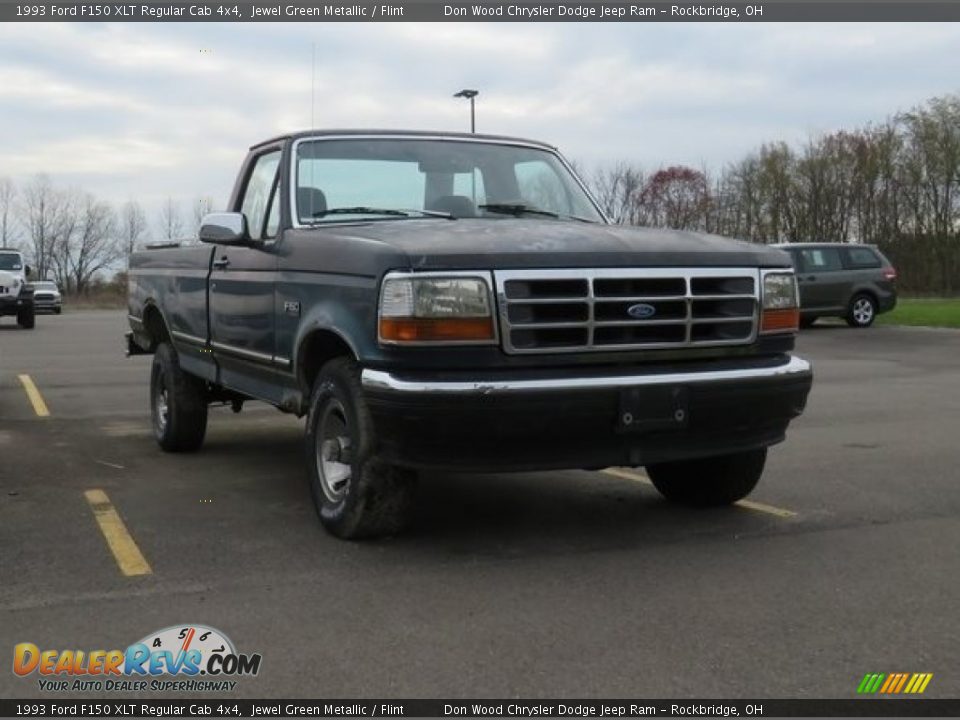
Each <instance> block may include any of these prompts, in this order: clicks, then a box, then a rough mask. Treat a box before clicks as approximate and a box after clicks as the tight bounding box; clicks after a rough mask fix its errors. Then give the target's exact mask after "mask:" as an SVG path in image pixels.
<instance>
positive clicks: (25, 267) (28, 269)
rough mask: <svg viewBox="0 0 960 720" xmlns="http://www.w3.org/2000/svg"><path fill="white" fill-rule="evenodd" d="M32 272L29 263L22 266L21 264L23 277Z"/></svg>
mask: <svg viewBox="0 0 960 720" xmlns="http://www.w3.org/2000/svg"><path fill="white" fill-rule="evenodd" d="M32 272H33V270H32V269H31V268H30V266H29V265H24V266H23V276H24V277H30V273H32Z"/></svg>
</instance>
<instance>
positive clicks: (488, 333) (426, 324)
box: [380, 317, 494, 343]
mask: <svg viewBox="0 0 960 720" xmlns="http://www.w3.org/2000/svg"><path fill="white" fill-rule="evenodd" d="M380 339H381V340H385V341H387V342H404V343H407V342H482V341H489V340H493V339H494V333H493V318H490V317H479V318H395V317H392V318H391V317H387V318H380Z"/></svg>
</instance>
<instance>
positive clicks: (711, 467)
mask: <svg viewBox="0 0 960 720" xmlns="http://www.w3.org/2000/svg"><path fill="white" fill-rule="evenodd" d="M766 459H767V449H766V448H761V449H760V450H750V451H747V452H742V453H736V454H734V455H721V456H718V457H708V458H699V459H697V460H680V461H677V462H668V463H660V464H657V465H648V466H647V467H646V470H647V475H649V476H650V480H651V481H652V482H653V484H654V487H656V488H657V490H659V491H660V494H661V495H663V496H664V497H665V498H667V499H668V500H671V501H673V502H676V503H680V504H682V505H694V506H699V507H712V506H717V505H730V504H731V503H735V502H736V501H737V500H742V499H743V498H745V497H746V496H747V495H749V494H750V493H751V492H752V491H753V489H754V488H755V487H756V486H757V482H759V480H760V476H761V475H762V474H763V465H764V463H765V462H766Z"/></svg>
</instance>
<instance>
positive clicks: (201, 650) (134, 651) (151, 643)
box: [13, 624, 261, 692]
mask: <svg viewBox="0 0 960 720" xmlns="http://www.w3.org/2000/svg"><path fill="white" fill-rule="evenodd" d="M260 661H261V655H260V654H259V653H253V654H249V655H247V654H243V653H238V652H237V651H236V648H234V645H233V643H232V642H231V641H230V638H228V637H227V636H226V635H224V634H223V633H222V632H220V631H219V630H216V629H215V628H212V627H207V626H206V625H196V624H192V625H174V626H172V627H168V628H164V629H163V630H160V631H158V632H155V633H150V634H149V635H147V636H146V637H145V638H143V639H142V640H140V641H139V642H136V643H134V644H132V645H130V646H129V647H127V649H126V650H89V651H84V650H41V649H40V648H39V647H38V646H37V645H35V644H34V643H30V642H23V643H19V644H17V645H15V646H14V648H13V672H14V673H15V674H16V675H19V676H20V677H30V676H32V675H37V676H38V678H37V682H38V684H39V688H40V690H45V691H51V692H64V691H87V692H93V691H97V692H103V691H106V692H128V691H134V692H143V691H145V690H153V691H188V692H189V691H198V690H207V691H216V692H222V691H227V690H233V689H234V688H235V687H236V685H237V680H235V679H234V678H237V677H242V676H245V675H246V676H250V675H257V673H259V672H260Z"/></svg>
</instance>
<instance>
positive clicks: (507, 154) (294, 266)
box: [128, 131, 812, 538]
mask: <svg viewBox="0 0 960 720" xmlns="http://www.w3.org/2000/svg"><path fill="white" fill-rule="evenodd" d="M230 210H231V212H228V213H217V214H213V215H210V216H208V217H207V218H205V219H204V221H203V224H202V227H201V230H200V240H202V241H203V243H204V245H198V246H193V247H182V248H180V247H177V248H168V249H155V250H146V251H143V252H140V253H137V254H135V255H134V256H133V258H132V260H131V263H130V265H131V267H130V280H129V282H130V289H129V290H130V299H129V308H130V309H129V314H130V325H131V328H132V332H131V333H129V334H128V349H129V351H130V352H131V353H144V352H146V353H154V361H153V369H152V375H151V383H150V388H151V389H150V402H151V409H152V416H153V426H154V430H155V434H156V437H157V440H158V442H159V443H160V445H161V447H163V448H164V449H165V450H171V451H177V450H181V451H183V450H195V449H197V448H198V447H199V446H200V445H201V443H202V442H203V437H204V432H205V428H206V422H207V407H208V405H209V404H210V403H212V402H230V403H233V404H234V407H235V408H239V407H240V406H241V405H242V403H243V401H245V400H247V399H256V400H262V401H266V402H268V403H272V404H273V405H275V406H277V407H278V408H280V409H282V410H284V411H287V412H292V413H297V414H298V415H307V425H306V442H305V446H306V453H305V454H306V462H307V465H308V468H309V476H310V485H311V490H312V494H313V498H314V501H315V503H316V506H317V510H318V513H319V515H320V518H321V521H322V522H323V524H324V526H325V527H326V528H327V529H328V530H329V531H330V532H332V533H334V534H335V535H338V536H340V537H348V538H350V537H362V536H370V535H376V534H384V533H391V532H396V531H397V530H399V529H400V528H401V527H402V526H403V524H404V522H405V521H406V520H407V518H408V516H409V514H410V510H411V506H412V493H413V487H414V481H415V478H416V470H417V469H418V468H427V467H433V468H451V469H469V470H484V471H499V470H505V471H506V470H543V469H552V468H600V467H605V466H608V465H629V466H641V465H642V466H645V467H646V470H647V473H648V474H649V476H650V478H651V480H652V481H653V483H654V484H655V485H656V487H657V488H658V489H659V490H660V491H661V492H662V493H663V494H664V495H665V496H666V497H667V498H670V499H672V500H676V501H679V502H685V503H692V504H700V505H717V504H725V503H731V502H734V501H736V500H738V499H740V498H742V497H744V496H745V495H747V494H748V493H749V492H750V491H751V490H752V489H753V487H754V486H755V485H756V483H757V481H758V479H759V478H760V475H761V473H762V471H763V465H764V461H765V458H766V451H767V450H766V449H767V447H768V446H770V445H773V444H774V443H777V442H780V441H781V440H783V439H784V434H785V432H786V428H787V425H788V423H789V422H790V420H791V419H792V418H794V417H796V416H797V415H799V414H800V413H801V412H802V410H803V408H804V404H805V402H806V398H807V394H808V392H809V390H810V385H811V381H812V373H811V369H810V365H809V364H808V363H807V362H806V361H804V360H802V359H800V358H798V357H794V356H792V355H791V351H792V349H793V346H794V335H795V332H796V329H797V322H798V308H797V287H796V282H795V279H794V274H793V270H792V268H791V264H790V259H789V258H788V257H787V255H786V254H785V253H784V252H782V251H780V250H776V249H772V248H769V247H764V246H760V245H751V244H748V243H743V242H735V241H731V240H726V239H723V238H719V237H714V236H709V235H703V234H695V233H685V232H675V231H671V230H654V229H640V228H628V227H620V226H615V225H611V224H609V223H608V222H607V220H606V218H605V217H604V216H603V214H602V212H601V211H600V209H599V208H598V206H597V204H596V203H595V202H594V201H593V200H592V199H591V197H590V195H589V194H588V192H587V191H586V190H585V188H584V186H583V185H582V183H581V182H580V181H579V180H578V179H577V177H576V176H575V174H574V173H573V172H572V171H571V169H570V167H569V166H568V165H567V164H566V163H565V162H564V160H563V159H562V158H561V157H560V155H559V154H558V153H557V152H556V150H555V149H554V148H552V147H550V146H548V145H544V144H542V143H537V142H531V141H526V140H518V139H513V138H505V137H494V136H482V135H459V134H451V133H418V132H396V131H312V132H308V133H302V134H297V135H289V136H284V137H280V138H277V139H274V140H269V141H267V142H264V143H262V144H260V145H257V146H255V147H253V148H252V149H251V151H250V153H249V155H248V157H247V159H246V162H245V163H244V165H243V168H242V170H241V172H240V175H239V177H238V180H237V183H236V186H235V188H234V191H233V195H232V198H231V200H230Z"/></svg>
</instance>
